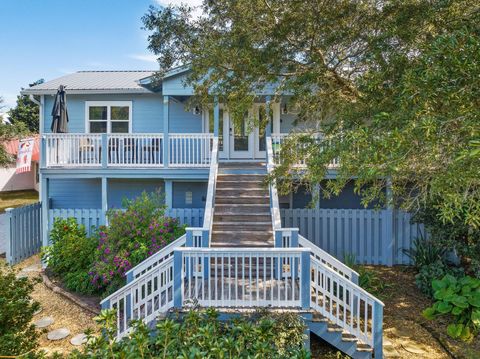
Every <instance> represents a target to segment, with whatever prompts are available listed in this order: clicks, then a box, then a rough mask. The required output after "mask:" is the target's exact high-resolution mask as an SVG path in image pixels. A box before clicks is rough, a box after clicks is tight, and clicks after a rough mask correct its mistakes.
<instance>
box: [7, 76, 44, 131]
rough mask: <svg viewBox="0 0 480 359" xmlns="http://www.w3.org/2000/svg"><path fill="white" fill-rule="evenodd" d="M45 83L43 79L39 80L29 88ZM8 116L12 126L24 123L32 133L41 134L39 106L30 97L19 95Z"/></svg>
mask: <svg viewBox="0 0 480 359" xmlns="http://www.w3.org/2000/svg"><path fill="white" fill-rule="evenodd" d="M43 82H44V80H43V79H40V80H37V81H35V82H34V83H32V84H30V85H29V87H32V86H35V85H39V84H41V83H43ZM22 90H23V88H22ZM8 115H9V118H10V122H11V123H12V124H15V123H19V122H23V123H24V124H25V125H26V126H27V128H28V129H29V130H30V132H33V133H38V132H39V109H38V105H37V104H36V103H35V102H33V101H32V100H30V97H29V96H27V95H22V94H20V95H18V96H17V104H16V106H15V107H14V108H12V109H10V111H9V112H8Z"/></svg>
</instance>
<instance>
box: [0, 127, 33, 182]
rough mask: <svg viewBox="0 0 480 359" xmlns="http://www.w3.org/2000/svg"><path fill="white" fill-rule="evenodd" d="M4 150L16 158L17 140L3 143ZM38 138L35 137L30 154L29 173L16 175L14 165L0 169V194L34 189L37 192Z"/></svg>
mask: <svg viewBox="0 0 480 359" xmlns="http://www.w3.org/2000/svg"><path fill="white" fill-rule="evenodd" d="M3 146H4V147H5V150H6V151H7V152H8V153H9V154H10V155H12V156H13V157H16V155H17V152H18V140H12V141H8V142H7V143H4V144H3ZM39 159H40V152H39V137H38V136H35V146H34V148H33V153H32V164H31V166H30V171H28V172H22V173H16V166H15V163H13V164H11V165H9V166H7V167H0V192H6V191H20V190H29V189H34V190H36V191H38V190H39V178H40V175H39Z"/></svg>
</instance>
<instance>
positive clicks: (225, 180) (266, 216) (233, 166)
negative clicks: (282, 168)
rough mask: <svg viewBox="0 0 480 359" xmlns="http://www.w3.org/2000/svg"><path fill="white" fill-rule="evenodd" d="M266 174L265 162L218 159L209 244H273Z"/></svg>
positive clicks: (250, 245)
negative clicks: (227, 161) (225, 161)
mask: <svg viewBox="0 0 480 359" xmlns="http://www.w3.org/2000/svg"><path fill="white" fill-rule="evenodd" d="M266 175H267V169H266V166H265V164H264V163H254V162H233V163H232V162H229V163H220V165H219V169H218V176H217V185H216V191H215V211H214V216H213V230H212V239H211V246H212V247H250V248H251V247H273V243H274V242H273V231H272V219H271V215H270V198H269V194H268V189H267V188H266V186H265V185H264V180H265V176H266Z"/></svg>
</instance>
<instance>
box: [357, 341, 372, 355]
mask: <svg viewBox="0 0 480 359" xmlns="http://www.w3.org/2000/svg"><path fill="white" fill-rule="evenodd" d="M357 351H359V352H370V353H373V348H372V347H371V346H370V345H368V344H365V343H357Z"/></svg>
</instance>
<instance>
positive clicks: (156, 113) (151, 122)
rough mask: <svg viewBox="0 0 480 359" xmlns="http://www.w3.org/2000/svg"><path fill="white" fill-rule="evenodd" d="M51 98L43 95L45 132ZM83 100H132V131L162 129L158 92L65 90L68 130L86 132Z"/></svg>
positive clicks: (48, 120)
mask: <svg viewBox="0 0 480 359" xmlns="http://www.w3.org/2000/svg"><path fill="white" fill-rule="evenodd" d="M53 100H54V97H53V96H45V107H44V110H45V113H44V119H45V121H44V126H43V130H44V132H45V133H48V132H51V131H50V126H51V123H52V115H51V113H52V107H53ZM85 101H132V131H133V132H136V133H157V132H158V133H160V132H162V131H163V118H162V114H163V102H162V101H163V100H162V96H161V95H159V94H138V95H122V94H118V95H68V92H67V109H68V117H69V122H68V131H69V132H72V133H75V132H77V133H82V132H87V131H86V130H85ZM200 124H201V121H200Z"/></svg>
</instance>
